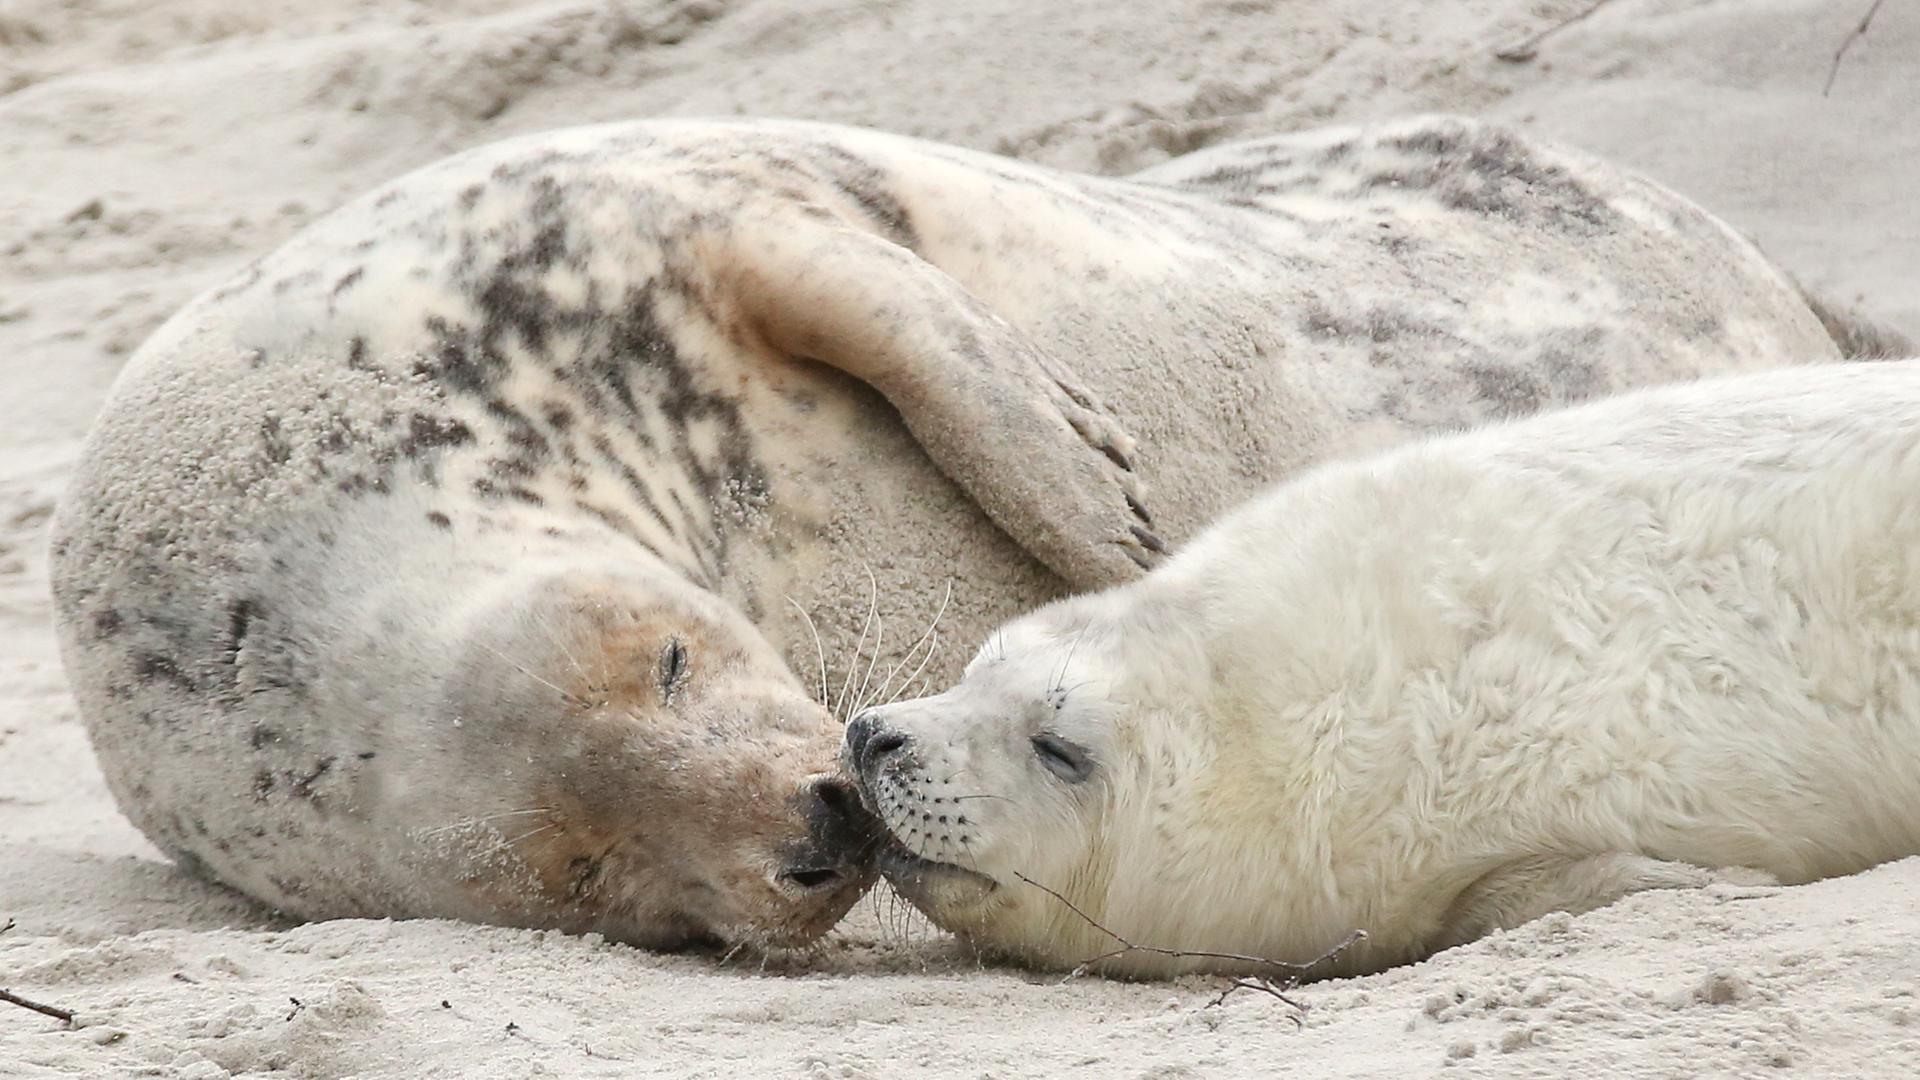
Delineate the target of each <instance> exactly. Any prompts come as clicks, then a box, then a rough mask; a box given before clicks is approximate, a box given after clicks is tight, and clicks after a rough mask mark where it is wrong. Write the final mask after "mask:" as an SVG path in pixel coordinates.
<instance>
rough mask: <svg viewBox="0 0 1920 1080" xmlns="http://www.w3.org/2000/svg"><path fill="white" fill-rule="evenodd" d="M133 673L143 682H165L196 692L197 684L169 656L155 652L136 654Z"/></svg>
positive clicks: (134, 655)
mask: <svg viewBox="0 0 1920 1080" xmlns="http://www.w3.org/2000/svg"><path fill="white" fill-rule="evenodd" d="M133 673H134V675H135V676H136V677H138V678H139V679H140V680H141V681H143V682H149V683H152V682H165V683H171V684H172V685H173V686H175V687H178V688H179V689H181V690H186V691H189V692H191V691H194V690H198V689H199V688H200V687H199V684H198V683H196V682H195V681H194V680H193V678H192V677H191V676H189V675H188V674H187V673H186V672H185V671H183V670H181V668H180V664H179V662H178V661H176V660H174V659H173V658H172V657H170V656H163V655H161V654H160V653H156V652H137V653H134V654H133Z"/></svg>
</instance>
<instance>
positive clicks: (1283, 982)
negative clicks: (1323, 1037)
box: [1013, 871, 1367, 1024]
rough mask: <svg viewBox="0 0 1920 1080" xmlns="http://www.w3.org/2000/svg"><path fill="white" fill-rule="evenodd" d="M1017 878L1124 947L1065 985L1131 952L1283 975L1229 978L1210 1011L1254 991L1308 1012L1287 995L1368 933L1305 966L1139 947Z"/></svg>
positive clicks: (1078, 970) (1089, 962)
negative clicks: (1239, 994) (1220, 962)
mask: <svg viewBox="0 0 1920 1080" xmlns="http://www.w3.org/2000/svg"><path fill="white" fill-rule="evenodd" d="M1013 876H1014V877H1017V878H1019V879H1020V880H1021V881H1024V882H1026V883H1027V884H1029V885H1031V886H1033V887H1034V888H1036V889H1039V890H1040V891H1041V892H1043V893H1046V894H1047V895H1048V896H1051V897H1053V898H1054V899H1055V900H1058V901H1060V902H1061V903H1062V904H1065V905H1066V906H1067V910H1068V911H1071V912H1073V913H1074V914H1075V915H1077V916H1079V918H1080V920H1081V921H1082V922H1085V923H1086V924H1087V925H1088V926H1091V927H1093V928H1094V929H1095V930H1098V931H1100V932H1101V933H1102V934H1105V935H1106V936H1108V937H1110V938H1112V939H1113V940H1115V941H1117V942H1119V943H1120V947H1119V948H1117V949H1113V950H1110V951H1108V952H1103V953H1101V954H1100V955H1098V956H1095V957H1091V958H1089V959H1086V960H1083V961H1081V962H1080V964H1079V965H1078V966H1077V967H1075V968H1074V969H1073V970H1072V971H1069V972H1068V973H1067V976H1066V978H1064V979H1061V980H1060V981H1061V982H1063V983H1064V982H1069V981H1071V980H1073V979H1077V978H1079V977H1080V976H1082V975H1085V974H1086V973H1087V972H1088V971H1091V970H1092V969H1093V966H1094V965H1095V964H1099V963H1104V962H1105V961H1108V960H1113V959H1115V958H1117V957H1122V956H1126V955H1128V954H1130V953H1150V954H1152V955H1154V956H1173V957H1181V958H1186V959H1199V960H1224V961H1227V962H1229V963H1235V964H1247V965H1251V966H1253V967H1255V968H1265V969H1268V970H1270V971H1272V972H1273V973H1274V974H1276V975H1280V976H1282V977H1281V978H1279V979H1275V978H1273V977H1272V976H1269V975H1253V976H1229V977H1227V986H1226V988H1225V989H1223V990H1221V991H1220V996H1219V997H1216V998H1214V999H1213V1000H1212V1001H1210V1002H1208V1003H1207V1007H1208V1008H1212V1007H1213V1006H1215V1005H1219V1004H1222V1003H1224V1002H1225V1001H1226V1000H1227V998H1228V997H1229V996H1231V995H1232V994H1233V992H1234V991H1235V990H1253V991H1257V992H1259V993H1262V994H1266V995H1268V996H1269V997H1272V998H1274V999H1275V1000H1277V1001H1280V1002H1282V1003H1284V1004H1287V1005H1291V1006H1292V1007H1293V1008H1294V1009H1296V1010H1298V1012H1299V1013H1304V1012H1306V1011H1307V1006H1306V1005H1305V1004H1303V1003H1302V1002H1298V1001H1295V1000H1294V999H1292V998H1290V997H1288V996H1287V995H1286V992H1287V991H1288V990H1291V989H1293V988H1294V987H1296V986H1298V985H1300V977H1301V976H1302V975H1305V974H1306V973H1307V972H1309V971H1311V970H1313V969H1314V968H1316V967H1318V966H1319V965H1321V964H1324V963H1326V962H1327V961H1329V960H1331V959H1333V958H1334V957H1336V956H1339V955H1340V954H1341V953H1343V952H1346V951H1347V950H1348V949H1350V948H1352V947H1353V945H1354V943H1355V942H1358V941H1361V940H1363V939H1365V938H1366V936H1367V932H1366V931H1365V930H1355V931H1353V932H1352V933H1350V934H1348V935H1347V936H1346V937H1344V938H1342V939H1341V940H1340V941H1339V942H1337V943H1336V944H1335V945H1334V946H1333V947H1332V948H1331V949H1328V950H1327V951H1326V952H1323V953H1321V954H1320V955H1319V956H1316V957H1314V958H1313V959H1311V960H1308V961H1305V962H1303V963H1295V962H1293V961H1291V960H1275V959H1272V958H1271V957H1266V956H1249V955H1247V954H1245V953H1230V952H1210V951H1208V950H1205V949H1169V948H1166V947H1164V946H1160V945H1140V944H1136V943H1135V942H1132V941H1129V940H1127V939H1126V938H1124V937H1121V936H1120V935H1119V934H1117V933H1115V932H1113V931H1112V930H1109V929H1107V928H1106V927H1105V926H1103V925H1101V924H1100V922H1099V921H1098V920H1096V919H1095V918H1094V917H1093V916H1091V915H1088V914H1087V913H1086V912H1084V911H1082V910H1080V907H1079V905H1077V904H1075V903H1074V902H1073V901H1071V900H1069V899H1067V898H1066V897H1064V896H1062V895H1060V894H1059V893H1058V892H1055V891H1054V890H1052V889H1049V888H1048V887H1046V886H1045V885H1042V884H1040V883H1039V882H1037V881H1035V880H1033V879H1032V878H1030V877H1028V876H1027V875H1025V874H1022V873H1019V872H1017V871H1016V872H1015V873H1014V875H1013ZM1290 1019H1291V1020H1292V1021H1293V1022H1294V1023H1295V1024H1298V1023H1300V1017H1299V1015H1297V1014H1296V1015H1294V1016H1292V1017H1290Z"/></svg>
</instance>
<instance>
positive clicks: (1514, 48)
mask: <svg viewBox="0 0 1920 1080" xmlns="http://www.w3.org/2000/svg"><path fill="white" fill-rule="evenodd" d="M1607 2H1608V0H1594V2H1593V3H1592V4H1590V5H1589V6H1588V7H1587V8H1586V9H1585V10H1584V11H1581V12H1580V13H1579V14H1577V15H1569V16H1567V17H1566V18H1564V19H1561V20H1560V21H1559V22H1557V23H1554V24H1553V25H1552V26H1549V27H1547V28H1546V29H1545V30H1542V31H1540V32H1539V33H1537V34H1535V35H1533V36H1532V37H1530V38H1527V39H1526V40H1525V41H1522V42H1520V43H1519V44H1516V45H1509V46H1507V47H1506V48H1504V49H1495V50H1494V51H1493V57H1494V59H1496V60H1505V61H1506V62H1507V63H1509V64H1524V63H1526V62H1527V61H1529V60H1531V59H1533V58H1534V57H1535V56H1538V55H1539V54H1540V43H1541V42H1543V41H1545V40H1547V39H1548V38H1550V37H1552V36H1553V35H1555V34H1557V33H1559V32H1560V31H1562V30H1565V29H1566V28H1567V27H1569V26H1572V25H1573V24H1574V23H1577V22H1579V21H1580V20H1582V19H1584V18H1586V17H1587V16H1589V15H1591V14H1593V13H1594V12H1596V11H1599V10H1600V9H1601V8H1603V7H1606V6H1607Z"/></svg>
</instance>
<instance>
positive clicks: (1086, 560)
mask: <svg viewBox="0 0 1920 1080" xmlns="http://www.w3.org/2000/svg"><path fill="white" fill-rule="evenodd" d="M715 240H716V242H717V243H718V244H719V245H721V246H722V247H723V248H724V252H723V253H722V257H721V258H720V259H718V260H715V262H714V263H713V265H716V266H717V267H720V268H722V273H723V275H724V276H723V287H725V288H726V289H727V291H728V292H729V293H731V295H732V297H733V298H734V299H735V300H736V302H738V303H739V304H740V305H741V306H742V308H743V309H744V312H745V314H746V315H747V316H748V318H749V320H750V321H751V322H752V324H753V325H754V326H755V327H757V329H758V330H759V332H760V333H761V334H763V335H764V336H765V338H766V339H767V341H768V343H769V344H770V345H771V346H772V347H773V348H774V349H776V350H777V351H780V352H782V353H785V354H787V355H791V356H798V357H805V358H807V359H810V360H816V361H819V362H821V363H824V364H827V365H828V366H830V367H834V368H838V369H839V370H841V371H844V372H846V373H847V374H849V375H852V376H854V377H855V378H858V379H860V380H861V381H863V382H866V383H868V384H869V385H871V386H873V387H874V388H875V389H877V390H879V391H880V393H881V394H883V395H884V396H885V397H886V398H887V400H888V401H889V402H891V403H892V404H893V406H894V408H896V409H898V410H899V412H900V416H901V418H902V419H903V420H904V421H905V422H906V425H907V429H908V430H909V431H911V432H912V433H913V436H914V438H915V439H917V440H918V441H919V443H920V445H921V446H922V447H924V448H925V449H926V451H927V453H928V455H929V456H931V457H932V458H933V460H934V463H935V464H936V465H938V466H939V468H940V470H941V471H942V472H944V473H946V474H947V476H949V477H950V478H952V479H953V481H954V482H955V483H957V484H959V485H960V486H961V487H962V488H964V489H965V490H966V492H967V493H968V494H969V495H970V496H972V497H973V499H974V501H975V502H976V503H978V504H979V506H980V508H981V509H982V510H984V511H985V512H986V514H987V516H988V517H989V518H990V519H992V520H993V522H994V524H996V525H998V526H999V527H1000V528H1001V529H1002V530H1003V531H1004V532H1006V533H1007V534H1008V535H1009V536H1011V537H1013V539H1014V540H1015V541H1017V542H1018V543H1019V544H1020V545H1021V546H1022V547H1024V548H1026V549H1027V550H1028V551H1029V552H1031V553H1032V554H1033V555H1034V556H1035V557H1036V558H1038V559H1039V560H1040V561H1041V562H1042V563H1044V564H1046V566H1047V567H1048V568H1049V569H1051V570H1053V571H1054V572H1055V573H1057V574H1059V575H1060V576H1061V577H1063V578H1065V579H1066V580H1067V581H1068V582H1070V583H1071V584H1073V585H1075V586H1076V587H1079V588H1083V589H1095V588H1104V587H1106V586H1109V585H1114V584H1118V583H1120V582H1124V581H1128V580H1131V579H1133V578H1135V577H1138V576H1139V575H1140V574H1141V573H1142V572H1143V571H1144V570H1147V569H1151V568H1152V567H1153V566H1154V565H1155V564H1156V563H1157V562H1158V561H1159V560H1160V558H1161V557H1162V556H1164V554H1165V553H1166V547H1165V545H1164V544H1162V542H1161V541H1160V539H1159V537H1158V536H1156V535H1155V534H1154V532H1153V531H1152V518H1151V516H1150V515H1149V513H1148V511H1147V508H1146V503H1145V499H1144V495H1143V490H1142V485H1141V484H1140V481H1139V479H1138V477H1137V476H1136V475H1135V473H1134V470H1133V454H1134V441H1133V439H1132V438H1131V437H1130V436H1129V435H1128V434H1127V433H1126V431H1125V430H1124V429H1123V428H1122V427H1121V425H1120V424H1119V423H1118V422H1117V421H1116V420H1115V419H1114V418H1113V417H1112V416H1111V415H1110V414H1108V413H1107V412H1106V410H1105V409H1103V408H1102V407H1101V406H1100V404H1099V403H1098V402H1096V401H1095V400H1094V399H1093V398H1092V396H1091V395H1089V394H1087V393H1086V392H1085V391H1084V390H1082V389H1080V388H1079V387H1077V386H1075V385H1074V383H1073V380H1072V378H1071V376H1070V375H1068V374H1067V372H1066V371H1065V369H1064V368H1063V367H1062V366H1061V365H1059V364H1057V363H1055V362H1054V361H1052V360H1051V359H1050V358H1048V357H1047V356H1046V355H1044V353H1042V351H1041V350H1040V349H1039V348H1038V347H1037V346H1035V345H1034V343H1033V342H1031V341H1029V340H1027V338H1026V337H1025V336H1024V335H1022V334H1021V333H1020V332H1019V331H1018V330H1016V329H1014V328H1013V327H1012V326H1010V325H1009V324H1008V323H1007V322H1006V320H1004V319H1002V318H1000V317H999V316H998V315H996V314H994V313H993V312H992V311H990V310H988V309H987V307H986V306H985V305H984V304H982V303H981V302H980V301H979V300H978V299H976V298H975V297H974V296H973V295H972V294H970V293H969V292H968V291H967V290H966V288H965V287H964V286H962V285H961V284H960V283H959V282H958V281H955V280H954V279H953V278H951V277H949V276H948V275H947V274H946V273H944V272H943V271H941V270H940V269H939V268H938V267H935V266H933V265H932V264H931V263H928V262H926V261H924V260H922V259H920V258H919V257H918V256H916V255H914V254H913V253H912V252H911V251H909V250H907V249H905V248H902V247H900V246H898V245H896V244H893V243H890V242H888V241H886V240H883V239H881V238H879V237H876V236H872V235H869V234H867V233H864V232H861V231H859V230H858V229H854V228H851V227H847V226H844V225H839V224H837V223H831V222H822V221H819V220H817V219H806V220H803V221H802V222H798V223H796V222H793V221H791V220H782V221H780V222H779V223H778V225H777V226H771V225H767V224H758V223H756V224H755V225H751V226H749V225H746V224H742V223H736V224H734V225H733V226H732V227H731V228H728V229H726V230H724V231H722V232H719V233H717V234H716V236H715Z"/></svg>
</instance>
